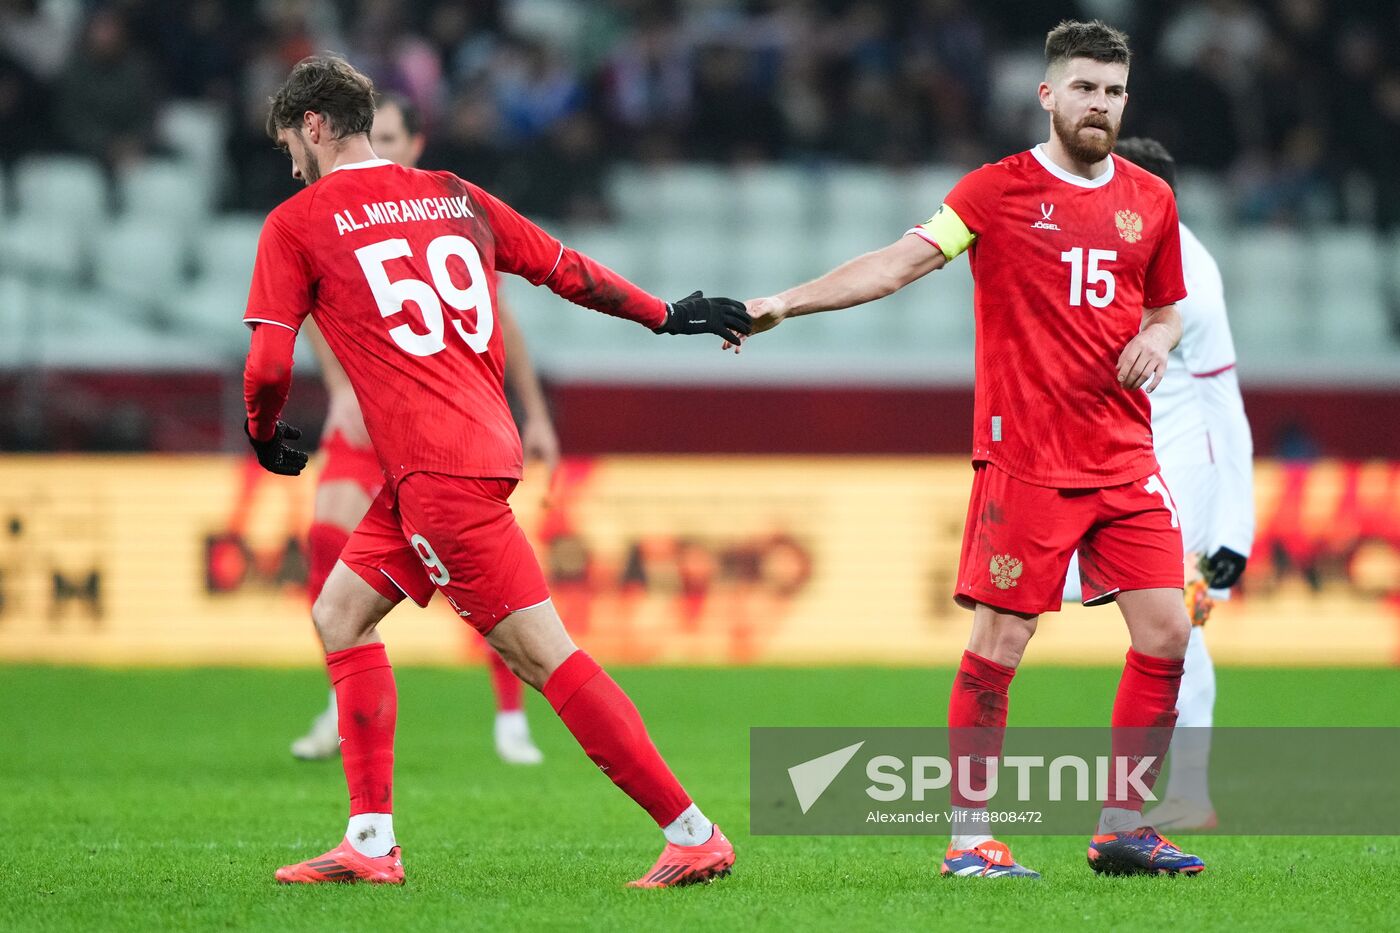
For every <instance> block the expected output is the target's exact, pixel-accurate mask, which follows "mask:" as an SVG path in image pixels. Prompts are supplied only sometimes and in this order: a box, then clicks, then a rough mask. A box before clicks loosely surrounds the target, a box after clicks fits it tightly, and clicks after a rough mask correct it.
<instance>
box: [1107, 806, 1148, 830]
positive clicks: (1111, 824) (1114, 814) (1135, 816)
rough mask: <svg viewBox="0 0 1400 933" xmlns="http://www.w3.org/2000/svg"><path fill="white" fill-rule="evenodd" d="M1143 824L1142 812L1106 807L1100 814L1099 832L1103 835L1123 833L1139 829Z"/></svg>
mask: <svg viewBox="0 0 1400 933" xmlns="http://www.w3.org/2000/svg"><path fill="white" fill-rule="evenodd" d="M1141 825H1143V823H1142V811H1141V810H1129V809H1127V808H1126V807H1104V808H1103V810H1102V811H1100V813H1099V832H1101V833H1123V832H1127V831H1128V830H1130V829H1137V828H1138V827H1139V826H1141Z"/></svg>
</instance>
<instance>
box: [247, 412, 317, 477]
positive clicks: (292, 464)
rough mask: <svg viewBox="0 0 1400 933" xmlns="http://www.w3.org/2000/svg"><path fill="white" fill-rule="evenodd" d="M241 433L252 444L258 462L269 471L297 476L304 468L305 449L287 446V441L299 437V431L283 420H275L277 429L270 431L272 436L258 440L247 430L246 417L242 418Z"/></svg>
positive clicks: (279, 474)
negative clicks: (246, 436)
mask: <svg viewBox="0 0 1400 933" xmlns="http://www.w3.org/2000/svg"><path fill="white" fill-rule="evenodd" d="M243 433H244V434H246V435H248V443H250V444H252V445H253V451H254V452H255V453H256V454H257V455H258V463H260V464H262V468H263V469H264V470H267V471H268V472H269V473H276V474H277V475H278V476H297V475H298V474H300V473H301V471H302V470H304V469H306V459H307V456H306V451H304V450H297V449H296V448H295V447H289V446H288V445H287V441H296V440H300V439H301V431H299V430H297V429H296V428H294V427H292V426H291V425H290V424H287V423H286V422H285V421H279V422H277V429H276V430H275V431H273V432H272V436H271V437H269V438H268V439H267V440H265V441H260V440H258V439H257V438H255V437H253V432H251V431H249V430H248V419H246V418H245V419H243Z"/></svg>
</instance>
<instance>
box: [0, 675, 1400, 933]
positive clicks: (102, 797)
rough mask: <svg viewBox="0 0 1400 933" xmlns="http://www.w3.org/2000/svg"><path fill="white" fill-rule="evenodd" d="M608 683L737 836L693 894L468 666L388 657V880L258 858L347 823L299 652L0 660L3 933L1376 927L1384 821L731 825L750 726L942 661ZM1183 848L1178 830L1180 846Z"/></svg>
mask: <svg viewBox="0 0 1400 933" xmlns="http://www.w3.org/2000/svg"><path fill="white" fill-rule="evenodd" d="M616 674H617V677H618V680H619V681H620V682H621V683H622V684H623V686H624V687H626V688H627V689H628V690H629V691H630V692H631V694H632V696H633V698H634V699H635V700H636V701H637V704H638V705H639V706H640V707H641V709H642V712H643V714H644V715H645V716H647V718H648V721H649V723H650V725H651V729H652V733H653V736H654V737H655V738H656V739H657V741H658V744H659V745H660V746H661V749H662V751H663V752H664V753H665V754H666V755H667V756H668V758H669V759H670V761H671V762H672V764H673V766H674V767H675V769H676V771H677V773H678V774H679V775H680V777H681V780H682V781H683V782H684V783H685V784H686V785H687V787H688V788H689V789H690V790H691V792H692V793H694V794H695V795H696V797H697V799H698V800H699V801H700V803H701V805H702V806H703V807H704V809H705V810H706V812H707V813H708V814H709V815H711V816H712V817H713V818H715V819H717V820H718V821H719V822H720V824H721V825H723V826H724V828H725V831H726V833H727V834H728V835H729V836H730V838H731V839H732V840H733V841H734V843H735V845H736V847H737V849H738V863H737V865H736V867H735V872H734V874H733V875H732V876H731V877H729V878H727V879H724V880H722V881H719V882H717V883H715V884H713V885H710V886H708V887H694V888H685V889H678V890H673V891H630V890H626V889H624V888H623V886H622V885H623V882H625V881H627V880H628V879H629V878H632V877H635V876H636V875H638V874H639V873H640V872H642V871H643V870H644V869H645V868H647V867H648V866H649V865H650V864H651V862H652V860H653V859H654V858H655V857H656V855H657V853H658V852H659V851H660V845H661V837H660V834H659V833H658V832H657V831H656V829H655V827H654V826H653V825H652V824H651V823H650V822H649V820H648V819H647V818H646V816H645V815H644V814H642V813H641V812H640V811H639V810H637V809H636V808H635V807H634V806H633V805H632V804H631V802H630V801H628V800H627V799H626V798H625V797H623V795H622V794H621V793H619V792H618V791H617V790H616V789H615V788H614V787H613V786H612V785H611V783H609V782H608V781H607V780H606V779H604V778H603V777H602V776H601V775H599V774H598V773H597V771H596V769H595V768H593V766H592V765H591V764H590V763H589V762H588V761H587V760H586V759H585V758H584V757H583V755H582V753H581V752H579V751H578V749H577V747H576V746H575V745H574V744H573V741H572V739H571V738H570V737H569V735H568V733H567V732H566V731H565V730H564V729H563V727H562V726H561V725H560V724H559V723H558V721H557V720H556V719H555V718H554V716H553V714H552V713H550V711H549V709H548V707H547V705H546V704H545V703H544V702H543V701H542V700H541V699H540V698H539V697H535V696H532V697H530V698H529V710H530V712H531V714H532V716H531V718H532V722H533V726H534V730H535V734H536V737H537V739H538V741H539V743H540V745H541V747H542V748H543V749H544V752H545V755H546V761H545V764H544V766H543V767H540V768H534V769H519V768H510V767H507V766H506V765H503V764H500V763H499V762H498V761H497V760H496V758H495V755H494V753H493V751H492V749H491V747H490V737H489V725H490V718H491V709H490V696H489V691H488V687H487V680H486V677H485V674H484V673H483V672H482V671H481V670H479V669H473V670H469V671H449V670H421V669H405V670H400V671H399V672H398V682H399V693H400V719H399V735H398V767H397V788H396V797H397V799H396V801H395V803H396V807H395V810H396V817H397V819H396V829H397V830H398V835H399V839H400V842H401V843H403V845H404V852H405V865H406V869H407V872H408V879H409V880H408V884H407V885H406V886H405V887H404V888H401V889H388V888H372V887H340V886H334V887H317V888H283V887H279V886H278V885H276V884H275V883H274V882H273V880H272V871H273V869H274V868H275V867H276V866H277V865H279V864H281V863H283V862H287V861H292V860H297V859H301V858H307V857H310V856H312V855H316V854H319V853H320V852H322V851H323V850H324V849H326V848H328V847H329V846H331V845H332V844H334V843H335V842H337V841H338V840H339V837H340V833H341V832H342V831H343V829H344V818H345V798H344V793H345V791H344V784H343V779H342V776H341V772H340V765H339V763H338V762H327V763H316V764H308V763H302V762H296V761H293V760H292V758H291V757H290V756H289V754H288V753H287V743H288V741H289V740H290V739H291V738H293V737H294V736H295V735H297V734H299V731H300V730H301V729H302V728H303V727H304V726H305V725H306V723H307V722H308V721H309V719H310V717H311V715H312V714H313V713H314V712H316V710H317V705H318V703H320V702H321V701H322V700H323V699H324V689H325V687H324V684H325V681H324V678H323V677H322V675H320V674H319V673H318V672H316V671H313V670H304V671H261V670H257V671H253V670H176V671H145V670H141V671H123V670H89V669H66V668H43V667H12V668H0V710H3V713H0V800H3V802H4V803H3V806H0V838H3V848H0V929H15V930H24V931H26V933H40V931H47V930H74V929H87V930H104V931H105V930H142V931H148V930H153V929H182V930H190V929H219V930H225V929H248V930H289V931H295V930H348V931H367V930H436V929H443V930H459V929H467V928H484V929H522V930H541V929H580V928H582V929H599V930H632V929H646V930H660V929H678V928H682V927H686V928H694V929H714V930H735V929H743V930H755V929H780V930H807V929H859V930H891V929H920V930H927V929H940V928H941V929H990V930H1007V929H1011V930H1018V929H1026V928H1033V929H1038V930H1039V929H1049V930H1056V929H1064V928H1069V927H1086V928H1088V927H1093V928H1098V929H1116V928H1137V929H1154V930H1197V929H1229V930H1240V929H1261V930H1282V929H1298V930H1303V929H1306V930H1309V931H1317V930H1320V929H1342V928H1348V929H1381V928H1386V927H1391V928H1393V926H1392V925H1393V924H1394V923H1395V916H1396V915H1395V910H1396V894H1395V892H1396V891H1397V890H1400V839H1397V838H1395V837H1374V838H1366V837H1354V836H1353V837H1337V838H1323V837H1293V838H1217V837H1198V838H1197V839H1194V840H1191V839H1187V840H1186V841H1188V842H1191V843H1192V845H1191V846H1190V847H1191V848H1193V849H1194V850H1196V851H1198V852H1199V853H1200V854H1201V855H1202V856H1203V857H1204V858H1205V859H1206V860H1207V863H1208V869H1207V872H1206V874H1204V875H1203V876H1201V877H1199V878H1193V879H1187V878H1181V879H1171V878H1100V877H1096V876H1095V875H1094V874H1093V873H1092V872H1090V871H1089V869H1088V868H1087V867H1086V865H1085V863H1084V848H1085V843H1086V841H1087V839H1085V838H1071V837H1049V838H1024V839H1021V840H1019V841H1017V843H1016V853H1017V856H1018V858H1020V859H1021V860H1022V861H1023V862H1025V863H1026V864H1029V865H1032V866H1034V867H1036V868H1038V869H1040V870H1041V871H1042V872H1043V873H1044V874H1045V878H1044V880H1042V881H1040V882H1032V883H1018V882H1013V883H1003V882H997V883H978V882H976V881H972V882H969V881H966V880H956V879H941V878H939V877H937V875H936V870H937V866H938V860H939V857H940V856H941V853H942V848H943V845H944V841H943V840H942V839H934V838H774V837H755V838H750V837H749V835H748V832H747V828H748V813H747V786H748V768H747V755H748V751H747V749H748V745H747V741H748V735H747V729H748V727H749V726H751V725H926V724H931V723H933V724H936V723H939V722H941V721H942V720H943V717H944V714H945V711H946V702H947V694H948V685H949V683H950V680H951V672H950V671H948V670H910V669H898V670H893V669H892V670H884V669H866V668H860V669H814V670H787V669H751V670H689V669H687V670H660V669H647V670H637V669H633V670H621V671H618V672H616ZM1116 677H1117V672H1116V671H1113V670H1108V669H1054V668H1041V667H1036V666H1035V665H1033V664H1032V665H1029V666H1028V667H1027V668H1026V670H1025V671H1024V672H1023V673H1022V675H1021V676H1020V677H1018V678H1017V682H1016V684H1015V686H1014V687H1013V688H1012V714H1011V715H1012V721H1013V723H1014V724H1020V725H1052V724H1053V725H1078V724H1095V723H1100V722H1103V721H1104V720H1105V719H1106V717H1107V715H1108V709H1109V705H1110V703H1111V696H1112V691H1113V687H1114V684H1115V682H1116ZM1219 689H1220V704H1219V713H1218V722H1219V723H1220V724H1221V725H1264V724H1288V725H1398V724H1400V723H1397V719H1400V707H1396V706H1395V705H1394V704H1393V703H1391V704H1389V705H1387V704H1384V703H1379V702H1377V699H1378V698H1381V697H1391V698H1393V697H1395V696H1397V695H1400V671H1395V670H1379V671H1337V670H1316V671H1301V670H1296V671H1275V670H1239V669H1228V670H1222V671H1221V672H1220V674H1219ZM1178 841H1182V840H1178Z"/></svg>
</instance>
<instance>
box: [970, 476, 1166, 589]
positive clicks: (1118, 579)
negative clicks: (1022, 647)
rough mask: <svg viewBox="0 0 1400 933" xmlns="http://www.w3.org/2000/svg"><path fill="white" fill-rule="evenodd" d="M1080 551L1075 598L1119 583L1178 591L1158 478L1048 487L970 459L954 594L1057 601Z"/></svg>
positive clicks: (1122, 586) (1124, 586) (1163, 493)
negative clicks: (1072, 559) (1079, 590)
mask: <svg viewBox="0 0 1400 933" xmlns="http://www.w3.org/2000/svg"><path fill="white" fill-rule="evenodd" d="M1076 549H1078V551H1079V576H1080V580H1081V581H1082V583H1083V587H1084V605H1086V606H1093V605H1101V604H1103V603H1107V602H1112V601H1113V598H1114V597H1115V596H1116V595H1117V594H1118V593H1119V592H1121V591H1124V590H1143V589H1154V588H1157V587H1169V588H1173V589H1181V588H1182V587H1183V585H1184V582H1185V580H1184V577H1185V571H1184V569H1183V565H1182V560H1181V553H1182V551H1181V527H1180V523H1179V522H1178V520H1177V513H1176V504H1175V503H1174V502H1173V501H1172V497H1171V493H1170V492H1168V491H1167V486H1166V484H1165V483H1163V482H1162V478H1161V476H1160V475H1158V474H1156V473H1153V474H1152V475H1151V476H1146V477H1143V478H1142V479H1140V480H1137V481H1135V482H1131V483H1124V484H1123V485H1121V486H1107V487H1104V488H1102V489H1056V488H1053V487H1049V486H1036V485H1033V484H1031V483H1025V482H1022V481H1021V480H1018V479H1016V478H1015V477H1014V476H1012V475H1011V474H1009V473H1007V472H1005V471H1003V470H1000V469H998V468H997V467H995V466H993V465H992V464H989V463H978V464H976V465H975V468H974V476H973V480H972V501H971V502H970V503H968V508H967V525H966V527H965V528H964V530H963V544H962V560H961V561H960V562H959V565H958V590H957V596H956V599H957V601H958V604H959V605H961V606H963V607H965V608H969V609H970V608H972V606H973V604H974V603H986V604H987V605H988V606H992V607H995V608H997V609H1003V610H1008V611H1011V612H1022V613H1027V614H1038V613H1041V612H1053V611H1055V610H1057V609H1059V608H1060V596H1061V594H1062V593H1063V592H1064V586H1065V574H1066V572H1067V571H1068V570H1069V560H1070V556H1071V555H1072V554H1073V553H1074V551H1075V550H1076Z"/></svg>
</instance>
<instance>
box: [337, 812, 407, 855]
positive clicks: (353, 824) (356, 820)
mask: <svg viewBox="0 0 1400 933" xmlns="http://www.w3.org/2000/svg"><path fill="white" fill-rule="evenodd" d="M345 838H346V839H349V840H350V848H352V849H354V850H355V851H356V852H358V853H360V854H361V855H366V856H369V857H370V858H378V857H380V856H381V855H388V854H389V850H390V849H392V848H393V847H394V846H396V845H398V843H397V842H396V841H395V840H394V815H393V814H392V813H356V814H355V815H354V816H352V817H350V825H349V826H347V827H346V828H345Z"/></svg>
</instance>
